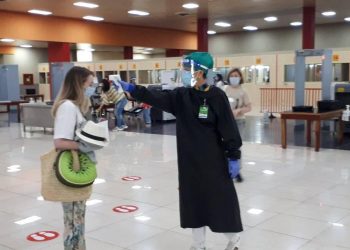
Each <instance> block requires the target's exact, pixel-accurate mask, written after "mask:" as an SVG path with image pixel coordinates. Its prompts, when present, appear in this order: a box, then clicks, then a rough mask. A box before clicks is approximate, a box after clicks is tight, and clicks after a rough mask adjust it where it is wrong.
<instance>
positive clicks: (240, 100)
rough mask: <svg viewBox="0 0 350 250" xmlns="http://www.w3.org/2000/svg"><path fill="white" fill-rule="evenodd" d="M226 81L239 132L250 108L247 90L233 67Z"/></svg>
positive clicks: (240, 74) (240, 75) (242, 130)
mask: <svg viewBox="0 0 350 250" xmlns="http://www.w3.org/2000/svg"><path fill="white" fill-rule="evenodd" d="M227 82H228V84H229V85H226V86H224V87H223V90H224V91H225V93H226V95H227V97H228V99H229V102H230V106H231V110H232V113H233V115H234V117H235V120H236V122H237V125H238V128H239V131H240V133H243V132H244V126H245V114H246V113H248V112H250V111H251V110H252V105H251V103H250V101H249V97H248V94H247V92H245V91H244V90H243V88H242V86H241V85H242V84H243V82H244V80H243V76H242V72H241V71H240V70H239V69H237V68H235V69H232V70H231V71H230V72H229V73H228V79H227ZM236 180H237V181H238V182H242V181H243V178H242V175H241V174H238V175H237V177H236Z"/></svg>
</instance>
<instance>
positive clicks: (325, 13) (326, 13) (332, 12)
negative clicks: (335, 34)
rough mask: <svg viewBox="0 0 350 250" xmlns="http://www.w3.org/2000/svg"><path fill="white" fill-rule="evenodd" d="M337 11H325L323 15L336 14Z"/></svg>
mask: <svg viewBox="0 0 350 250" xmlns="http://www.w3.org/2000/svg"><path fill="white" fill-rule="evenodd" d="M336 14H337V13H336V12H335V11H332V10H330V11H325V12H322V15H323V16H335V15H336Z"/></svg>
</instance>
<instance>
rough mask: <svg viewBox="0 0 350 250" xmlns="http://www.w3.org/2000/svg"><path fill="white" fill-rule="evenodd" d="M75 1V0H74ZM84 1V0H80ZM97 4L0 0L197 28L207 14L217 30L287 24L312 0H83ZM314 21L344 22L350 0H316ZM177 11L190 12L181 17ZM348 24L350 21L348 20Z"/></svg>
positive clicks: (0, 5)
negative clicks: (224, 24)
mask: <svg viewBox="0 0 350 250" xmlns="http://www.w3.org/2000/svg"><path fill="white" fill-rule="evenodd" d="M77 1H78V0H77ZM79 1H83V0H79ZM86 1H87V2H92V3H97V4H99V5H100V7H99V8H97V9H87V8H80V7H75V6H73V3H74V2H76V1H74V0H59V1H58V0H57V1H56V0H5V1H0V9H2V10H9V11H18V12H27V11H28V10H29V9H34V8H35V9H43V10H48V11H52V12H53V14H54V15H55V16H63V17H71V18H79V19H80V18H82V17H83V16H85V15H94V16H102V17H104V18H105V21H106V22H111V23H119V24H128V25H137V26H148V27H158V28H167V29H177V30H186V31H193V32H195V31H196V22H197V18H209V26H210V29H215V30H216V31H218V32H229V31H237V30H241V29H242V27H243V26H246V25H255V26H258V27H259V28H260V29H269V28H278V27H285V26H288V25H289V23H290V22H292V21H296V20H301V19H302V7H303V5H304V3H305V2H309V1H313V0H193V1H192V0H189V1H185V0H86ZM186 2H196V3H198V4H199V5H200V8H199V9H197V10H186V9H184V8H182V4H183V3H186ZM315 2H316V9H317V18H316V19H317V21H316V22H317V23H318V24H321V23H336V22H343V19H344V17H347V16H350V11H348V10H350V0H315ZM131 9H138V10H144V11H148V12H150V13H151V15H150V16H146V17H134V16H130V15H128V14H127V11H128V10H131ZM325 10H335V11H336V12H337V15H336V16H335V17H332V18H326V17H323V16H322V15H321V12H322V11H325ZM178 12H187V13H189V14H190V15H188V16H185V17H181V16H178V15H176V14H175V13H178ZM271 15H274V16H277V17H278V18H279V21H278V22H275V23H267V22H265V21H264V20H263V18H264V17H266V16H271ZM216 21H228V22H230V23H232V27H231V28H218V27H216V26H214V25H213V24H214V23H215V22H216ZM349 25H350V24H349Z"/></svg>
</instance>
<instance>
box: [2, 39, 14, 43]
mask: <svg viewBox="0 0 350 250" xmlns="http://www.w3.org/2000/svg"><path fill="white" fill-rule="evenodd" d="M0 41H1V42H3V43H13V42H14V41H15V40H14V39H10V38H3V39H1V40H0Z"/></svg>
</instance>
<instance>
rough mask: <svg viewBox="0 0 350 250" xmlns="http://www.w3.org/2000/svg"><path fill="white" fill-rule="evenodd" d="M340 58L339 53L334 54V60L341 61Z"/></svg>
mask: <svg viewBox="0 0 350 250" xmlns="http://www.w3.org/2000/svg"><path fill="white" fill-rule="evenodd" d="M339 60H340V56H339V55H337V54H334V55H333V61H334V62H339Z"/></svg>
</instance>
